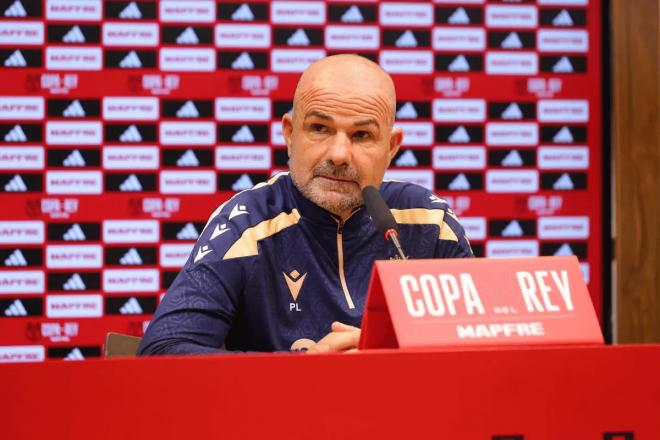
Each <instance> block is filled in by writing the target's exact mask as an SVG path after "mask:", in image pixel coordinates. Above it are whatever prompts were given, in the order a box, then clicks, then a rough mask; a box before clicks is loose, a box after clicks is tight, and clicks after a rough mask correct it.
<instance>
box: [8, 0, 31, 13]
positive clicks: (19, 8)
mask: <svg viewBox="0 0 660 440" xmlns="http://www.w3.org/2000/svg"><path fill="white" fill-rule="evenodd" d="M5 17H27V11H26V10H25V8H24V7H23V4H22V3H21V2H20V1H19V0H16V1H15V2H14V3H12V4H11V5H9V7H8V8H7V9H5Z"/></svg>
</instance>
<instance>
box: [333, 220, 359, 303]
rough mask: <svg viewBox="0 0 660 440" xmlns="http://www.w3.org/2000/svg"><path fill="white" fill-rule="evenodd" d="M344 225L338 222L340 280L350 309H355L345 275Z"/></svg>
mask: <svg viewBox="0 0 660 440" xmlns="http://www.w3.org/2000/svg"><path fill="white" fill-rule="evenodd" d="M343 227H344V222H343V221H341V220H340V221H339V222H338V223H337V260H338V263H339V282H340V283H341V288H342V290H343V291H344V297H346V303H348V308H349V309H354V308H355V305H354V304H353V298H351V294H350V292H349V291H348V285H347V284H346V276H345V275H344V244H343V239H342V230H343Z"/></svg>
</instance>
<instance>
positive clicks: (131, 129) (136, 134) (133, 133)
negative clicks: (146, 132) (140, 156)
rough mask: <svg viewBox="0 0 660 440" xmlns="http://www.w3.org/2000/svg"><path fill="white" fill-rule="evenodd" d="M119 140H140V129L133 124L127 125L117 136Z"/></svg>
mask: <svg viewBox="0 0 660 440" xmlns="http://www.w3.org/2000/svg"><path fill="white" fill-rule="evenodd" d="M119 141H120V142H142V135H141V134H140V130H138V128H137V127H136V126H135V125H132V124H131V125H129V126H128V128H127V129H126V130H124V132H123V133H122V134H121V135H120V136H119Z"/></svg>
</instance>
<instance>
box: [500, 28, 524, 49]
mask: <svg viewBox="0 0 660 440" xmlns="http://www.w3.org/2000/svg"><path fill="white" fill-rule="evenodd" d="M500 47H501V48H502V49H520V48H522V47H523V44H522V41H520V37H519V36H518V34H517V33H516V32H511V33H510V34H509V35H507V36H506V38H505V39H504V40H502V43H501V44H500Z"/></svg>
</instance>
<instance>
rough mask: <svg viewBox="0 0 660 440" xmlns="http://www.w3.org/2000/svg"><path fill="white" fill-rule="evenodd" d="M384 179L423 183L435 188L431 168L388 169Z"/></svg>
mask: <svg viewBox="0 0 660 440" xmlns="http://www.w3.org/2000/svg"><path fill="white" fill-rule="evenodd" d="M384 180H396V181H399V182H409V183H414V184H416V185H421V186H423V187H424V188H426V189H429V190H433V187H434V185H433V171H430V170H387V171H385V178H384Z"/></svg>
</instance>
